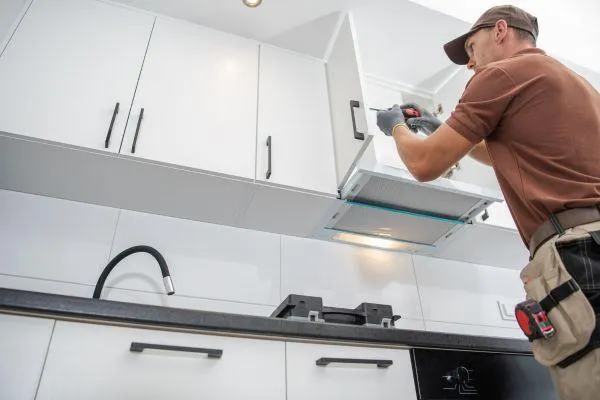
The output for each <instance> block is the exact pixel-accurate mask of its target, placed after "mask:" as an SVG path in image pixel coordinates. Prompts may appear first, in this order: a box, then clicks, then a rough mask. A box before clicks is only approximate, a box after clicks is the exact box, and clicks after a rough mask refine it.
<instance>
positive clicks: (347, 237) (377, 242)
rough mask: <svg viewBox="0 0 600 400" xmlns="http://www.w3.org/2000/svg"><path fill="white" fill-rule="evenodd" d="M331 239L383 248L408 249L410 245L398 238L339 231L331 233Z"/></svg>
mask: <svg viewBox="0 0 600 400" xmlns="http://www.w3.org/2000/svg"><path fill="white" fill-rule="evenodd" d="M333 240H337V241H339V242H345V243H352V244H358V245H362V246H369V247H377V248H380V249H385V250H408V249H409V248H410V245H409V244H408V243H404V242H401V241H398V240H393V239H384V238H376V237H372V236H364V235H357V234H354V233H348V232H340V233H336V234H335V235H333Z"/></svg>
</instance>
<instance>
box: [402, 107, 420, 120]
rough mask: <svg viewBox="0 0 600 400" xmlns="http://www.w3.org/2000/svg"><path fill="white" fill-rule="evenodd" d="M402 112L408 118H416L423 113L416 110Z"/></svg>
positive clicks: (407, 109) (406, 109) (409, 109)
mask: <svg viewBox="0 0 600 400" xmlns="http://www.w3.org/2000/svg"><path fill="white" fill-rule="evenodd" d="M402 112H403V113H404V116H405V117H406V118H415V117H420V116H421V113H420V112H419V111H418V110H415V109H414V108H405V109H403V110H402Z"/></svg>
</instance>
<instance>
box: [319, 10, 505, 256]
mask: <svg viewBox="0 0 600 400" xmlns="http://www.w3.org/2000/svg"><path fill="white" fill-rule="evenodd" d="M372 8H373V7H372ZM379 13H380V14H382V13H384V12H383V10H379ZM355 14H356V15H358V16H360V18H361V19H362V21H363V23H362V25H363V28H364V27H365V26H366V27H367V28H369V27H370V29H364V30H363V31H362V34H364V35H366V36H367V37H370V38H371V39H372V40H375V39H377V37H378V36H377V35H375V34H373V32H379V31H378V30H376V29H375V30H374V29H373V28H374V26H375V27H378V26H379V25H377V24H375V22H376V20H375V19H374V18H375V17H376V16H377V13H375V14H373V12H372V10H369V12H367V11H365V9H364V8H359V9H357V10H356V11H355V12H354V11H353V12H352V13H348V14H347V15H345V16H344V17H343V19H342V21H341V23H340V24H339V25H338V31H337V32H336V34H335V35H334V38H333V39H332V48H331V52H330V55H329V58H328V60H327V68H328V83H329V96H330V106H331V114H332V121H333V134H334V144H335V155H336V163H337V165H336V167H337V177H338V184H339V191H340V197H341V199H342V200H344V202H342V203H341V204H340V206H339V208H338V209H335V210H332V211H331V218H330V220H328V221H327V222H326V223H325V224H324V229H323V230H322V231H320V232H317V233H316V234H315V236H317V237H321V238H330V239H334V240H340V241H346V242H352V243H358V244H364V245H367V246H372V245H377V244H376V243H379V244H380V245H381V246H383V247H385V248H388V249H393V250H403V251H411V252H419V253H423V254H431V253H434V252H435V251H436V250H437V248H438V247H439V246H440V245H441V243H443V242H444V241H445V240H446V239H448V238H449V237H450V236H452V235H453V234H455V233H456V232H457V231H459V230H460V229H461V228H462V226H463V225H465V224H466V223H468V222H470V221H471V220H472V219H473V218H475V216H476V215H477V214H479V213H480V212H481V211H483V209H485V208H486V207H487V206H488V205H489V204H491V203H493V202H495V201H500V200H501V196H500V194H499V192H498V191H497V190H494V189H492V188H484V187H480V186H477V185H473V184H470V183H467V182H459V181H455V180H450V179H447V178H440V179H437V180H435V181H433V182H427V183H422V182H418V181H417V180H416V179H415V178H414V177H413V176H412V175H411V173H410V172H409V171H408V170H407V168H406V166H405V165H404V164H403V163H402V161H401V160H400V157H399V155H398V153H397V151H396V146H395V143H394V140H393V139H392V138H390V137H386V136H385V135H384V134H383V133H382V132H380V131H379V129H377V127H376V124H373V122H372V121H371V123H369V121H367V115H369V117H370V119H371V120H372V119H373V109H374V108H383V107H390V106H391V105H392V104H393V103H392V104H386V102H388V101H390V100H391V99H394V102H396V103H398V104H400V103H402V102H403V96H402V93H401V92H399V91H396V95H393V92H394V91H393V90H371V91H370V92H368V91H367V88H370V87H373V85H367V84H366V78H367V77H368V74H367V73H366V72H365V71H364V69H363V68H364V63H363V61H364V59H365V58H366V57H363V55H362V53H361V48H362V47H360V46H359V45H360V44H363V45H366V46H365V47H369V46H370V45H373V46H375V47H381V45H380V44H379V43H376V42H373V41H366V42H365V40H364V37H363V40H362V41H361V40H360V38H359V36H360V35H361V31H360V30H358V29H357V26H358V24H356V22H355V21H356V19H355ZM380 16H381V15H380ZM386 18H389V16H386ZM365 20H366V21H368V23H366V22H365ZM381 40H387V39H381ZM390 49H392V50H391V51H389V50H390ZM396 51H399V52H400V51H406V49H396V48H393V47H388V51H387V52H381V53H379V55H380V56H382V58H383V59H384V60H385V61H381V63H385V62H395V61H396V60H397V58H398V57H397V55H396V54H395V52H396ZM388 53H391V54H390V55H388ZM369 54H371V58H373V55H372V51H370V52H369ZM367 59H368V58H367ZM407 62H408V61H407V60H406V59H404V63H407ZM371 68H374V66H373V63H371ZM403 68H404V70H406V69H407V68H406V66H403ZM382 70H383V71H384V72H389V68H388V69H385V68H384V69H382ZM378 81H380V82H387V81H386V80H385V79H382V78H381V77H380V78H379V79H378ZM387 86H389V87H394V85H392V84H391V83H389V82H387ZM396 86H399V85H396ZM388 89H389V88H388ZM422 92H423V91H422ZM430 101H431V99H430ZM382 239H383V240H384V241H382Z"/></svg>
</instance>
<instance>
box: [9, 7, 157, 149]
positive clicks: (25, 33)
mask: <svg viewBox="0 0 600 400" xmlns="http://www.w3.org/2000/svg"><path fill="white" fill-rule="evenodd" d="M153 20H154V18H153V17H151V16H149V15H146V14H144V13H142V12H139V11H134V10H131V9H127V8H123V7H119V6H113V5H109V4H107V3H103V2H98V1H91V0H36V1H34V2H33V4H32V5H31V7H30V9H29V11H28V12H27V14H26V15H25V17H24V18H23V21H22V22H21V24H20V25H19V26H18V28H17V30H16V32H15V34H14V36H13V38H12V40H11V41H10V42H9V44H8V45H7V47H6V49H5V51H4V53H3V54H2V57H1V58H0V131H4V132H9V133H15V134H22V135H27V136H33V137H36V138H40V139H48V140H53V141H58V142H63V143H68V144H73V145H78V146H84V147H91V148H94V149H105V148H106V149H108V150H110V151H113V152H116V151H118V150H119V147H120V145H121V138H122V132H123V129H124V127H125V123H126V121H127V114H128V112H129V105H130V104H131V101H132V99H133V95H134V90H135V84H136V81H137V77H138V74H139V71H140V67H141V65H142V60H143V58H144V52H145V51H146V46H147V44H148V39H149V37H150V31H151V30H152V24H153Z"/></svg>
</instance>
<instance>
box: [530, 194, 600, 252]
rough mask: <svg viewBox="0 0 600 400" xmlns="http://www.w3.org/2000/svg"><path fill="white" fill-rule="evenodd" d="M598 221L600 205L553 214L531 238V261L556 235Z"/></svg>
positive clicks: (599, 219)
mask: <svg viewBox="0 0 600 400" xmlns="http://www.w3.org/2000/svg"><path fill="white" fill-rule="evenodd" d="M596 221H600V204H598V205H596V206H591V207H582V208H572V209H569V210H565V211H561V212H560V213H558V214H551V215H550V218H548V220H547V221H546V222H544V223H543V224H541V225H540V226H539V227H538V228H537V229H536V231H535V232H534V233H533V236H531V240H530V241H529V254H530V259H533V256H534V255H535V252H536V251H537V249H539V247H540V246H541V245H542V244H544V243H545V242H546V241H548V239H550V238H552V237H553V236H554V235H557V234H562V233H564V232H565V230H567V229H570V228H574V227H576V226H579V225H585V224H589V223H592V222H596Z"/></svg>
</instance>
